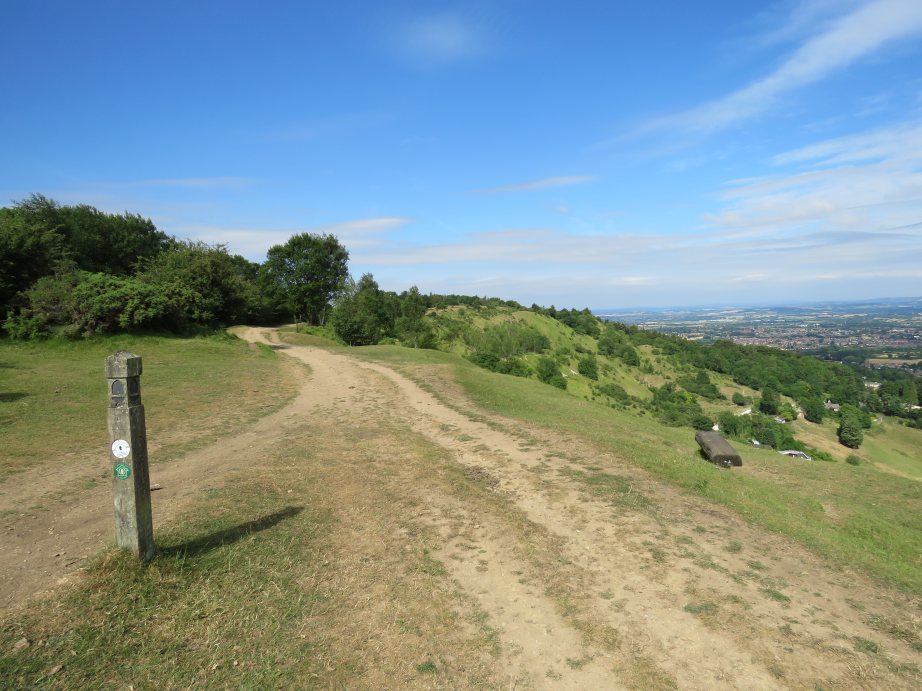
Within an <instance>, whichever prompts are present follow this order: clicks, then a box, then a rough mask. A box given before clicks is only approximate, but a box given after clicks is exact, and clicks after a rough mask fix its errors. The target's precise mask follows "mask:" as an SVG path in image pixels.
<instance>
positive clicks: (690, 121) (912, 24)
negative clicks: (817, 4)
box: [651, 0, 922, 133]
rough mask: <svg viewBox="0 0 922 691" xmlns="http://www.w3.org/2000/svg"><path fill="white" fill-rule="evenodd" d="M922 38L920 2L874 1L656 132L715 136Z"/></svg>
mask: <svg viewBox="0 0 922 691" xmlns="http://www.w3.org/2000/svg"><path fill="white" fill-rule="evenodd" d="M919 33H922V3H920V2H919V1H918V0H872V1H870V2H866V3H863V4H862V5H860V6H859V7H857V8H853V9H851V10H850V11H849V12H847V13H846V14H844V15H841V16H839V17H837V18H835V19H833V20H831V21H830V22H829V23H828V24H827V25H826V26H824V28H823V29H822V30H821V31H820V32H818V33H816V34H814V35H812V36H810V37H809V38H807V39H805V40H804V41H803V42H802V43H801V44H800V45H799V47H797V48H796V49H795V50H794V51H793V52H792V53H791V54H790V55H788V56H787V58H786V59H785V60H784V61H783V62H782V63H781V64H780V66H779V67H778V68H777V69H775V70H774V71H773V72H770V73H769V74H767V75H766V76H764V77H762V78H761V79H758V80H756V81H754V82H752V83H750V84H748V85H746V86H744V87H742V88H741V89H738V90H737V91H734V92H732V93H730V94H727V95H726V96H723V97H721V98H718V99H716V100H714V101H711V102H710V103H705V104H703V105H701V106H698V107H696V108H694V109H692V110H689V111H686V112H684V113H679V114H677V115H672V116H668V117H666V118H661V119H660V120H658V121H656V122H655V123H653V125H651V129H662V128H664V127H681V128H683V129H687V130H690V131H697V132H705V133H706V132H713V131H717V130H721V129H725V128H727V127H729V126H732V125H734V124H736V123H738V122H741V121H743V120H747V119H749V118H752V117H755V116H757V115H760V114H761V113H763V112H765V111H766V110H768V109H770V108H772V107H773V106H775V105H776V104H777V103H778V102H779V100H780V99H781V98H782V97H783V96H784V95H786V94H788V93H790V92H792V91H796V90H798V89H801V88H803V87H805V86H808V85H810V84H813V83H815V82H818V81H820V80H822V79H824V78H825V77H827V76H829V75H831V74H833V73H835V72H838V71H840V70H842V69H844V68H846V67H848V66H849V65H851V64H852V63H854V62H856V61H858V60H860V59H862V58H866V57H868V56H870V55H872V54H874V53H876V52H877V51H879V50H881V49H882V48H884V47H886V46H888V45H889V44H892V43H894V42H896V41H899V40H902V39H907V38H910V37H912V36H915V35H917V34H919Z"/></svg>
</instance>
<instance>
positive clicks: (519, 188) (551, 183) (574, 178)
mask: <svg viewBox="0 0 922 691" xmlns="http://www.w3.org/2000/svg"><path fill="white" fill-rule="evenodd" d="M593 180H595V178H594V177H592V176H591V175H561V176H558V177H552V178H541V179H540V180H529V181H528V182H518V183H515V184H512V185H500V186H498V187H487V188H485V189H478V190H474V192H477V193H480V194H504V193H507V192H534V191H535V190H543V189H548V188H550V187H568V186H570V185H582V184H584V183H587V182H592V181H593Z"/></svg>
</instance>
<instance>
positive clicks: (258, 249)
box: [172, 216, 410, 259]
mask: <svg viewBox="0 0 922 691" xmlns="http://www.w3.org/2000/svg"><path fill="white" fill-rule="evenodd" d="M407 223H410V219H409V218H404V217H403V216H383V217H378V218H360V219H354V220H350V221H342V222H340V223H334V224H331V225H325V226H317V227H309V228H291V229H268V228H227V227H218V226H205V225H198V226H192V225H189V226H182V227H179V228H175V229H173V230H172V232H174V233H175V234H177V235H179V236H180V237H185V238H190V239H193V240H202V241H203V242H207V243H210V244H227V246H228V249H229V250H230V251H231V253H233V254H241V255H243V256H245V257H248V258H250V259H262V258H263V257H265V254H266V251H267V250H268V249H269V248H270V247H272V246H273V245H281V244H284V243H286V242H288V240H289V238H291V236H292V235H296V234H298V233H314V234H318V235H326V234H332V235H335V236H336V238H337V239H338V240H339V241H340V242H341V243H342V244H343V245H345V247H346V249H348V250H350V251H352V250H353V249H369V248H374V247H377V246H379V245H380V244H381V243H382V242H383V239H382V238H381V235H382V234H384V233H386V232H388V231H392V230H395V229H397V228H399V227H401V226H403V225H406V224H407Z"/></svg>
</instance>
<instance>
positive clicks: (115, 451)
mask: <svg viewBox="0 0 922 691" xmlns="http://www.w3.org/2000/svg"><path fill="white" fill-rule="evenodd" d="M130 453H131V445H130V444H129V443H128V442H127V441H125V440H124V439H116V440H115V441H114V442H112V455H113V456H115V457H116V458H128V454H130Z"/></svg>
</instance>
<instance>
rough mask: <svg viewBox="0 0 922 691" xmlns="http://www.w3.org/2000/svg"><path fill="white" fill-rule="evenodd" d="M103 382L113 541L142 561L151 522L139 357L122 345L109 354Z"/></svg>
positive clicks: (149, 553) (150, 545) (149, 544)
mask: <svg viewBox="0 0 922 691" xmlns="http://www.w3.org/2000/svg"><path fill="white" fill-rule="evenodd" d="M106 381H107V383H108V387H109V414H108V422H109V439H111V441H112V445H111V447H110V449H109V452H110V456H109V457H110V459H111V460H112V463H113V466H112V498H113V503H114V506H115V541H116V544H118V546H119V547H121V548H122V549H127V550H130V551H131V552H132V553H134V554H136V555H137V556H138V558H139V559H140V560H141V561H145V562H146V561H150V559H151V558H153V556H154V522H153V516H152V514H151V506H150V475H149V474H148V470H147V431H146V429H145V425H144V406H143V405H141V358H140V357H138V356H137V355H134V354H133V353H129V352H128V351H125V350H120V351H119V352H117V353H115V354H113V355H110V356H109V357H107V358H106Z"/></svg>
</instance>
